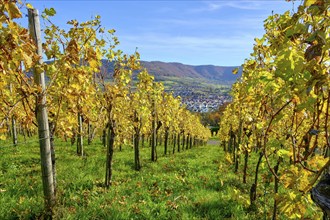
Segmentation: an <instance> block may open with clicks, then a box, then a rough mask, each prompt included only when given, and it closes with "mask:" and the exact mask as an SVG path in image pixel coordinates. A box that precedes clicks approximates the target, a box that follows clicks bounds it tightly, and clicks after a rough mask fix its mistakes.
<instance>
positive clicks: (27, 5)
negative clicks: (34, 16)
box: [25, 3, 33, 9]
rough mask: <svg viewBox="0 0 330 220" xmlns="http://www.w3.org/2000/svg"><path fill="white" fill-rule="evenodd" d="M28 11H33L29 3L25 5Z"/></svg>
mask: <svg viewBox="0 0 330 220" xmlns="http://www.w3.org/2000/svg"><path fill="white" fill-rule="evenodd" d="M25 6H26V7H27V8H28V9H33V6H32V5H31V4H30V3H26V5H25Z"/></svg>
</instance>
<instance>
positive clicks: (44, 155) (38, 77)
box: [28, 9, 55, 215]
mask: <svg viewBox="0 0 330 220" xmlns="http://www.w3.org/2000/svg"><path fill="white" fill-rule="evenodd" d="M28 17H29V31H30V36H31V38H32V40H33V41H34V43H35V45H36V47H37V54H38V55H39V56H40V58H39V64H42V62H43V61H42V47H41V33H40V21H39V13H38V10H37V9H28ZM33 73H34V80H35V84H36V85H38V86H40V87H41V90H39V91H38V94H37V101H36V117H37V123H38V134H39V145H40V158H41V172H42V184H43V191H44V201H45V208H46V212H47V214H48V215H51V213H52V207H53V205H54V203H55V187H54V179H53V171H52V159H51V148H50V135H49V125H48V114H47V107H46V84H45V74H44V72H42V71H40V70H37V69H36V68H34V69H33Z"/></svg>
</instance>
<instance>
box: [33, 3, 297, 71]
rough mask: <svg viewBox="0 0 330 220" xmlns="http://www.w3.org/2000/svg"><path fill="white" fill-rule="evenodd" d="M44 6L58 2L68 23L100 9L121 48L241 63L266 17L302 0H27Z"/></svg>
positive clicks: (161, 56) (184, 59)
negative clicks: (291, 0) (293, 1)
mask: <svg viewBox="0 0 330 220" xmlns="http://www.w3.org/2000/svg"><path fill="white" fill-rule="evenodd" d="M27 2H30V3H31V4H32V5H33V6H34V7H35V8H38V9H39V10H40V11H42V10H43V9H44V8H50V7H53V8H54V9H55V10H56V12H57V14H56V16H55V17H54V18H53V19H52V20H53V22H54V23H55V24H57V25H58V26H60V27H62V28H65V27H66V22H67V21H69V20H72V19H77V20H78V21H86V20H89V19H90V18H92V17H93V16H95V15H100V16H101V20H102V24H103V26H104V27H106V28H107V29H115V30H116V36H117V37H118V38H119V41H120V47H119V48H120V49H122V50H123V51H124V52H125V53H128V54H130V53H133V52H134V51H135V49H136V48H138V51H139V53H140V54H141V59H142V60H147V61H155V60H157V61H164V62H180V63H184V64H191V65H206V64H213V65H220V66H238V65H241V64H242V63H243V62H244V59H245V58H248V57H249V54H250V53H251V52H252V48H253V42H254V40H253V39H254V38H255V37H261V36H262V34H263V33H264V31H263V21H264V20H265V19H266V18H267V17H268V16H269V15H271V13H272V11H274V13H283V12H285V11H287V10H293V8H296V6H297V5H298V4H299V3H300V1H298V2H295V3H292V2H286V1H285V0H273V1H272V0H264V1H263V0H255V1H247V0H227V1H224V0H222V1H206V0H193V1H189V0H184V1H175V0H172V1H157V0H149V1H137V0H136V1H125V0H122V1H112V0H107V1H106V0H102V1H87V0H84V1H78V0H75V1H70V0H66V1H64V0H58V1H50V0H44V1H42V0H39V1H36V0H35V1H27Z"/></svg>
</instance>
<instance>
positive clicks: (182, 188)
mask: <svg viewBox="0 0 330 220" xmlns="http://www.w3.org/2000/svg"><path fill="white" fill-rule="evenodd" d="M21 141H22V140H21ZM213 143H214V142H213ZM6 144H7V146H6ZM3 146H4V147H3ZM85 152H86V153H87V156H85V157H83V158H81V157H78V156H76V154H75V147H71V146H70V144H69V143H65V142H61V141H57V142H56V158H57V162H56V163H57V164H56V167H57V184H58V188H57V204H56V207H55V209H54V216H53V218H54V219H189V220H190V219H265V218H264V216H265V215H264V213H263V211H262V210H263V203H262V202H263V200H262V199H261V200H260V202H259V203H258V206H260V207H259V209H258V210H257V211H256V212H249V209H248V206H249V204H248V202H247V201H248V199H249V187H250V184H242V181H241V179H240V178H241V177H240V174H239V175H236V174H234V173H233V169H232V166H231V165H230V164H228V163H227V162H226V160H224V157H225V155H224V152H223V151H222V149H221V148H220V147H219V146H215V145H209V146H204V147H196V148H193V149H190V150H187V151H183V152H181V153H175V154H174V155H172V154H171V155H167V156H164V155H162V152H163V149H162V148H161V147H158V156H159V158H158V161H157V162H151V161H150V159H149V157H150V148H148V147H145V148H142V149H141V159H142V161H141V162H142V170H141V171H139V172H138V171H135V170H134V169H133V166H134V163H133V158H134V157H133V156H134V155H133V149H132V147H131V146H126V147H124V148H123V151H121V152H119V151H118V150H116V152H115V154H114V164H113V165H114V170H113V184H112V186H111V187H110V188H109V189H105V188H104V187H103V181H104V175H105V148H104V147H102V146H101V143H100V142H99V141H97V140H96V141H95V143H93V144H92V145H90V146H85ZM252 160H253V161H252V162H251V163H252V164H253V163H254V162H255V158H252ZM0 168H1V169H0V204H1V205H0V219H42V218H43V217H44V213H43V199H42V186H41V177H40V175H41V171H40V160H39V148H38V143H36V142H34V143H28V144H20V145H19V146H18V147H16V148H15V147H13V146H8V142H5V143H4V142H0ZM251 169H254V166H251ZM251 175H252V174H251ZM250 179H251V181H252V178H250ZM271 205H272V202H271V200H269V202H268V203H267V207H266V208H267V212H270V211H269V210H270V208H271ZM267 218H268V217H267ZM267 218H266V219H267ZM279 219H285V218H279Z"/></svg>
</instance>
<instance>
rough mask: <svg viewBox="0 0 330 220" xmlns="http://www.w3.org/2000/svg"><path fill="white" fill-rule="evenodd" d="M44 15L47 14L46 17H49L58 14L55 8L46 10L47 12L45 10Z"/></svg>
mask: <svg viewBox="0 0 330 220" xmlns="http://www.w3.org/2000/svg"><path fill="white" fill-rule="evenodd" d="M44 13H45V14H46V15H48V16H54V15H55V14H56V11H55V9H54V8H49V9H48V8H46V9H45V10H44Z"/></svg>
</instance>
